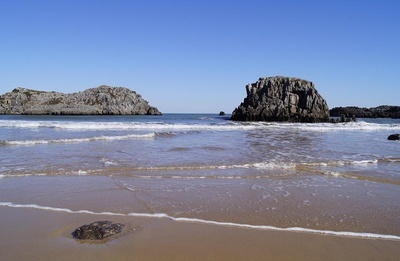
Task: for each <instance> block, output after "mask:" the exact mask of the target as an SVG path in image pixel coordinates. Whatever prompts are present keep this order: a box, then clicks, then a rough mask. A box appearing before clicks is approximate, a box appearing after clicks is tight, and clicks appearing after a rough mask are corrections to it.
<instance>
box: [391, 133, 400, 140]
mask: <svg viewBox="0 0 400 261" xmlns="http://www.w3.org/2000/svg"><path fill="white" fill-rule="evenodd" d="M388 140H400V134H392V135H390V136H389V137H388Z"/></svg>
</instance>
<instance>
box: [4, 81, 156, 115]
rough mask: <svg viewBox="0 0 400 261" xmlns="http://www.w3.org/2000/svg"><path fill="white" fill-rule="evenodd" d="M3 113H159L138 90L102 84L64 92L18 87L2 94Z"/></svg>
mask: <svg viewBox="0 0 400 261" xmlns="http://www.w3.org/2000/svg"><path fill="white" fill-rule="evenodd" d="M0 114H32V115H43V114H52V115H114V114H115V115H159V114H161V113H160V112H159V111H158V109H157V108H155V107H152V106H150V105H149V104H148V102H147V101H146V100H144V99H143V98H142V97H141V96H140V95H139V94H137V93H136V92H134V91H131V90H129V89H127V88H123V87H110V86H106V85H102V86H100V87H97V88H92V89H87V90H85V91H83V92H78V93H72V94H64V93H59V92H42V91H35V90H30V89H25V88H16V89H14V90H13V91H11V92H8V93H6V94H3V95H1V96H0Z"/></svg>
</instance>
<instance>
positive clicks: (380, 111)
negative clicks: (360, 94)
mask: <svg viewBox="0 0 400 261" xmlns="http://www.w3.org/2000/svg"><path fill="white" fill-rule="evenodd" d="M329 113H330V116H331V117H341V115H345V117H352V116H353V115H354V116H355V117H357V118H400V106H388V105H382V106H378V107H372V108H359V107H355V106H348V107H335V108H333V109H331V110H330V111H329Z"/></svg>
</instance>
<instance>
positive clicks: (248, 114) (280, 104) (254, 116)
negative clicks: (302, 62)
mask: <svg viewBox="0 0 400 261" xmlns="http://www.w3.org/2000/svg"><path fill="white" fill-rule="evenodd" d="M246 91H247V97H246V98H245V99H244V101H243V102H242V103H241V104H240V106H239V107H238V108H236V109H235V110H234V111H233V113H232V117H231V119H232V120H238V121H291V122H327V121H329V108H328V105H327V103H326V101H325V100H324V99H323V98H322V97H321V95H319V94H318V92H317V90H316V89H315V87H314V84H313V83H312V82H309V81H305V80H302V79H298V78H289V77H282V76H276V77H267V78H260V79H259V80H258V81H257V82H255V83H252V84H248V85H247V86H246Z"/></svg>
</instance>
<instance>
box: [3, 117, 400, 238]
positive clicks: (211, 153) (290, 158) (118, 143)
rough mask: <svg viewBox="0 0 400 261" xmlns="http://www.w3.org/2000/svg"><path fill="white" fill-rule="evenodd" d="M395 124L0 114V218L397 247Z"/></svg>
mask: <svg viewBox="0 0 400 261" xmlns="http://www.w3.org/2000/svg"><path fill="white" fill-rule="evenodd" d="M399 132H400V119H358V121H357V122H350V123H337V124H331V123H317V124H306V123H276V122H233V121H230V120H229V115H227V116H218V115H213V114H164V115H162V116H9V115H7V116H6V115H3V116H0V211H1V210H2V209H4V208H27V209H36V210H40V211H47V212H49V211H50V212H57V213H66V214H68V213H86V214H89V215H99V214H102V215H108V216H110V218H112V217H113V216H126V217H132V218H135V217H148V218H167V219H169V220H172V221H175V222H190V223H202V224H213V225H216V226H233V227H243V228H247V229H250V230H251V229H254V230H259V229H267V230H278V231H280V230H288V231H303V232H305V233H316V234H327V235H339V236H349V237H360V238H384V239H395V240H398V239H400V222H399V217H400V200H399V198H400V142H399V141H389V140H387V137H388V136H389V135H390V134H394V133H399Z"/></svg>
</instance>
